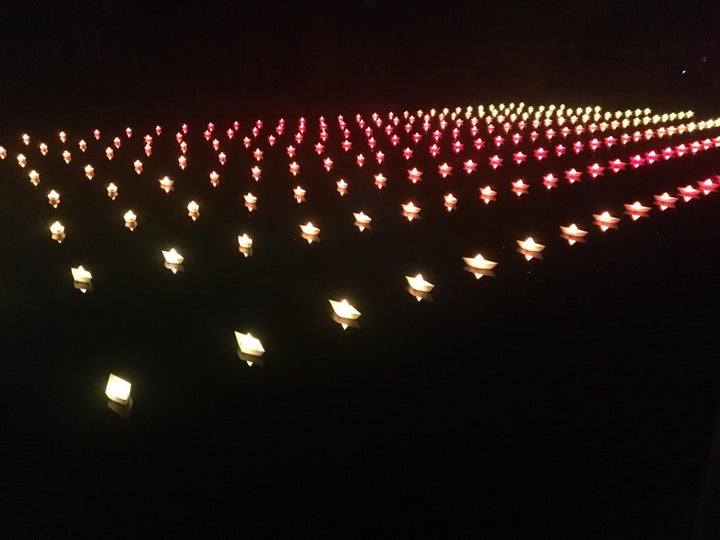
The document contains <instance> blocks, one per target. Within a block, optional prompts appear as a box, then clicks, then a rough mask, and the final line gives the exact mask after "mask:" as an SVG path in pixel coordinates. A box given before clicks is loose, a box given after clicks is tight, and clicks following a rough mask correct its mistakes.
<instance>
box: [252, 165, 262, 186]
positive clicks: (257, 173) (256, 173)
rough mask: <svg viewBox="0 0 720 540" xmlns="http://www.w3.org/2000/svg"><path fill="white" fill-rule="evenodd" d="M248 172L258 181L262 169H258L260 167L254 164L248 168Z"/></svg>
mask: <svg viewBox="0 0 720 540" xmlns="http://www.w3.org/2000/svg"><path fill="white" fill-rule="evenodd" d="M250 174H251V176H252V177H253V180H255V181H256V182H259V181H260V178H261V175H262V170H261V169H260V167H258V166H257V165H255V166H254V167H252V168H251V169H250Z"/></svg>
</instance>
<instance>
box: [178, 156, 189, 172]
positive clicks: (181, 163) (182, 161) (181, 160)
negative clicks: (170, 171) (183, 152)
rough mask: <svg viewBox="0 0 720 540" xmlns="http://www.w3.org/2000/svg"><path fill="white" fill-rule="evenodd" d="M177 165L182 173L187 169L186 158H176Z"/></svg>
mask: <svg viewBox="0 0 720 540" xmlns="http://www.w3.org/2000/svg"><path fill="white" fill-rule="evenodd" d="M178 165H179V166H180V169H182V170H183V171H184V170H185V167H187V158H186V157H185V156H180V157H179V158H178Z"/></svg>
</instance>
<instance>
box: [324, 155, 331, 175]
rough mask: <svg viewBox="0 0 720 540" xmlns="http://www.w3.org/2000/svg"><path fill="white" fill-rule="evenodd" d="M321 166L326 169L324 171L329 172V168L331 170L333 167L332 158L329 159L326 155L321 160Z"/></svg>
mask: <svg viewBox="0 0 720 540" xmlns="http://www.w3.org/2000/svg"><path fill="white" fill-rule="evenodd" d="M323 166H324V167H325V170H326V171H328V172H330V170H331V169H332V167H333V160H332V159H330V158H329V157H326V158H325V159H324V160H323Z"/></svg>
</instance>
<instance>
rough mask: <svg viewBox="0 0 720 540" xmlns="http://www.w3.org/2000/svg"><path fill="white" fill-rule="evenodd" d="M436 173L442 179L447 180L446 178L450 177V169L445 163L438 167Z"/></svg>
mask: <svg viewBox="0 0 720 540" xmlns="http://www.w3.org/2000/svg"><path fill="white" fill-rule="evenodd" d="M438 173H439V174H440V176H442V177H443V178H447V177H448V176H450V175H452V167H451V166H450V165H448V164H447V163H443V164H442V165H439V166H438Z"/></svg>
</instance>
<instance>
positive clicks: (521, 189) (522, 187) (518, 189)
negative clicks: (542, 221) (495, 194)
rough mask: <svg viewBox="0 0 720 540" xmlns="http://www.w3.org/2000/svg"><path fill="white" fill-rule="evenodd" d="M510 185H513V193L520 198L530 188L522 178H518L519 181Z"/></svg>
mask: <svg viewBox="0 0 720 540" xmlns="http://www.w3.org/2000/svg"><path fill="white" fill-rule="evenodd" d="M510 184H511V185H512V192H513V193H515V194H516V195H517V196H518V197H519V196H521V195H525V194H526V193H527V191H528V188H529V187H530V184H527V183H525V181H523V179H522V178H518V179H517V180H514V181H513V182H510Z"/></svg>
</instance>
